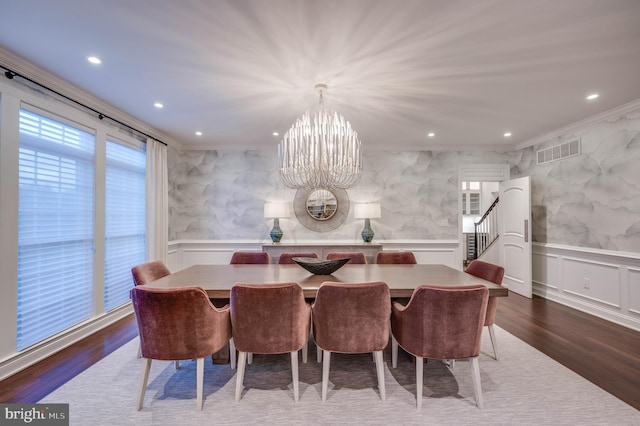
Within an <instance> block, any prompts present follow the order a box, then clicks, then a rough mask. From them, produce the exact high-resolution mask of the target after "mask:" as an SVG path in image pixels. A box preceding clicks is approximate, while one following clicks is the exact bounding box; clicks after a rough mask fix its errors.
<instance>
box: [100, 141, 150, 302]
mask: <svg viewBox="0 0 640 426" xmlns="http://www.w3.org/2000/svg"><path fill="white" fill-rule="evenodd" d="M145 163H146V156H145V152H144V150H143V149H142V148H141V149H136V148H132V147H129V146H125V145H121V144H118V143H116V142H113V141H109V140H108V141H107V169H106V219H105V222H106V224H105V228H106V229H105V271H104V272H105V283H104V284H105V289H104V290H105V300H104V309H105V311H110V310H111V309H113V308H116V307H118V306H120V305H122V304H123V303H126V302H128V301H129V291H130V290H131V287H132V286H133V284H132V278H131V267H132V266H135V265H137V264H140V263H144V262H145V260H146V247H145V246H146V240H145V221H146V219H145Z"/></svg>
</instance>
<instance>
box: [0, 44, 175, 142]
mask: <svg viewBox="0 0 640 426" xmlns="http://www.w3.org/2000/svg"><path fill="white" fill-rule="evenodd" d="M4 67H7V68H9V69H11V70H12V71H15V72H16V73H18V74H21V75H24V76H25V77H28V78H30V79H32V80H33V81H36V82H38V83H39V84H42V85H43V86H46V87H49V88H51V89H53V90H55V91H56V92H59V93H62V94H63V95H65V96H68V97H69V98H71V99H74V100H75V101H78V102H80V103H82V104H84V105H86V106H88V107H90V108H93V109H95V110H97V111H100V112H101V113H102V114H104V115H105V116H108V117H112V118H114V119H115V120H118V121H120V122H122V123H125V125H126V126H130V127H132V128H134V129H136V130H138V131H140V132H144V133H147V134H148V135H151V136H152V137H153V138H156V139H158V140H161V141H163V142H166V143H167V144H168V145H171V146H172V147H175V148H179V147H181V146H182V144H180V143H179V142H178V141H176V140H175V139H173V138H171V137H170V136H168V135H166V134H164V133H162V132H160V131H159V130H158V129H155V128H154V127H151V126H149V125H148V124H147V123H144V122H142V121H140V120H138V119H136V118H134V117H132V116H130V115H129V114H127V113H125V112H123V111H122V110H120V109H118V108H116V107H114V106H113V105H111V104H109V103H107V102H105V101H104V100H102V99H100V98H98V97H96V96H94V95H92V94H90V93H88V92H86V91H84V90H82V89H79V88H78V87H76V86H74V85H72V84H71V83H69V82H67V81H66V80H64V79H62V78H60V77H57V76H55V75H54V74H51V73H49V72H48V71H45V70H43V69H41V68H38V67H37V66H35V65H33V64H32V63H30V62H28V61H26V60H25V59H23V58H21V57H20V56H18V55H16V54H15V53H13V52H11V51H9V50H7V49H4V48H2V47H0V68H4ZM26 84H27V85H29V84H30V83H28V82H27V83H26ZM51 96H53V97H55V98H57V99H60V100H61V101H63V102H65V103H69V104H70V105H73V104H72V103H71V102H69V101H68V100H65V99H62V98H59V97H58V96H56V95H55V94H53V93H52V94H51ZM76 106H77V105H74V107H76ZM77 107H78V109H79V110H82V111H84V112H88V111H86V110H83V109H82V107H79V106H77Z"/></svg>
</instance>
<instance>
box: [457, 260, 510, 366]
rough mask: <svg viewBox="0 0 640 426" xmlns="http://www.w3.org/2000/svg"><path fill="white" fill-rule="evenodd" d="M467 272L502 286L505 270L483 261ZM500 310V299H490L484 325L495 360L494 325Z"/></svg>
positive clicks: (473, 265)
mask: <svg viewBox="0 0 640 426" xmlns="http://www.w3.org/2000/svg"><path fill="white" fill-rule="evenodd" d="M465 272H466V273H468V274H471V275H474V276H476V277H480V278H482V279H484V280H487V281H491V282H492V283H495V284H498V285H502V278H503V277H504V268H503V267H502V266H499V265H494V264H493V263H487V262H483V261H482V260H473V261H471V263H470V264H469V265H468V266H467V269H465ZM497 308H498V298H497V297H489V303H488V304H487V316H486V318H485V320H484V325H485V326H486V327H487V328H488V329H489V337H491V346H492V347H493V355H494V357H495V359H496V360H497V359H498V341H497V340H496V335H495V332H494V330H493V324H494V322H495V320H496V310H497Z"/></svg>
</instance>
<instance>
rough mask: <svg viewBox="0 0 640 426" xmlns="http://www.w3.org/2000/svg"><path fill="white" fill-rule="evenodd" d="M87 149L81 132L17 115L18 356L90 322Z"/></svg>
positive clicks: (90, 156)
mask: <svg viewBox="0 0 640 426" xmlns="http://www.w3.org/2000/svg"><path fill="white" fill-rule="evenodd" d="M94 147H95V137H94V135H93V134H91V133H89V132H87V131H84V130H81V129H79V128H76V127H73V126H71V125H68V124H65V123H62V122H59V121H56V120H54V119H50V118H48V117H44V116H42V115H40V114H36V113H34V112H31V111H28V110H24V109H23V110H21V111H20V156H19V165H18V168H19V201H18V210H19V216H18V328H17V348H18V350H22V349H24V348H26V347H28V346H31V345H33V344H34V343H37V342H39V341H41V340H44V339H46V338H48V337H50V336H52V335H54V334H56V333H58V332H61V331H63V330H65V329H67V328H69V327H71V326H73V325H75V324H77V323H79V322H81V321H84V320H86V319H88V318H90V317H91V315H92V311H93V277H94V274H93V255H94V252H93V238H94Z"/></svg>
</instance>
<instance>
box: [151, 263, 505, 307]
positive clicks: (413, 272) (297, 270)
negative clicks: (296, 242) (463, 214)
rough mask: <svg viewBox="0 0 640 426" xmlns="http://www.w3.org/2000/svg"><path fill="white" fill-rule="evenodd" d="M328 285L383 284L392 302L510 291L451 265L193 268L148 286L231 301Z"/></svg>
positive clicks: (309, 292) (311, 293)
mask: <svg viewBox="0 0 640 426" xmlns="http://www.w3.org/2000/svg"><path fill="white" fill-rule="evenodd" d="M325 281H332V282H342V283H363V282H374V281H382V282H384V283H386V284H387V285H388V286H389V290H390V293H391V297H392V298H408V297H411V295H412V294H413V290H414V289H415V288H416V287H418V286H420V285H438V286H445V287H459V286H467V285H474V284H482V285H484V286H486V287H488V289H489V296H490V297H506V296H508V294H509V291H508V290H507V288H506V287H502V286H501V285H498V284H494V283H492V282H490V281H486V280H484V279H482V278H479V277H476V276H473V275H470V274H467V273H465V272H463V271H460V270H458V269H455V268H452V267H450V266H447V265H440V264H438V265H436V264H428V265H427V264H415V265H406V264H402V265H399V264H393V265H379V264H366V265H353V264H346V265H344V266H342V267H341V268H340V269H338V270H337V271H335V272H334V273H333V274H331V275H314V274H312V273H310V272H308V271H307V270H305V269H303V268H302V267H301V266H299V265H297V264H292V265H278V264H267V265H193V266H189V267H187V268H185V269H182V270H180V271H177V272H175V273H172V274H171V275H168V276H166V277H163V278H160V279H158V280H156V281H152V282H150V283H148V284H146V285H147V286H149V287H158V288H171V287H187V286H198V287H201V288H203V289H204V290H205V291H206V292H207V294H208V295H209V298H211V299H228V298H229V294H230V292H231V287H233V285H234V284H236V283H250V284H269V283H284V282H296V283H298V284H299V285H300V286H301V287H302V290H303V292H304V296H305V298H309V299H313V298H315V296H316V292H317V291H318V288H319V287H320V285H321V284H322V283H323V282H325Z"/></svg>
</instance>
